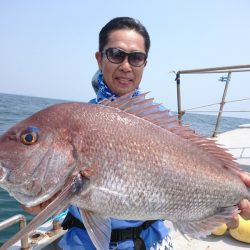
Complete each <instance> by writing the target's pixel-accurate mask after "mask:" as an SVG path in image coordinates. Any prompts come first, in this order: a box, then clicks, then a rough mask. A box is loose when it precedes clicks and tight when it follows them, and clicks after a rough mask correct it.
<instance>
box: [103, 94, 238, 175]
mask: <svg viewBox="0 0 250 250" xmlns="http://www.w3.org/2000/svg"><path fill="white" fill-rule="evenodd" d="M132 94H133V93H128V94H126V95H123V96H121V97H119V98H116V99H115V100H114V101H111V99H109V100H107V99H105V100H103V101H102V102H100V104H101V105H104V106H109V107H113V108H117V109H120V110H123V111H124V112H127V113H130V114H132V115H135V116H137V117H140V118H142V119H145V120H147V121H149V122H151V123H153V124H155V125H157V126H159V127H161V128H164V129H166V130H168V131H169V132H171V133H173V134H176V135H177V136H179V137H181V138H183V139H186V140H188V141H189V142H190V143H193V144H195V145H197V146H198V147H199V148H203V149H204V150H205V151H206V152H207V153H209V154H210V155H212V156H213V157H215V158H216V159H217V160H219V161H221V163H222V165H223V166H224V167H225V168H228V169H230V170H233V172H234V173H235V174H237V175H240V174H241V170H240V168H239V166H238V164H237V163H236V162H235V158H234V157H233V156H232V155H231V154H230V153H229V152H227V151H226V150H225V149H224V148H222V147H220V146H219V145H217V144H216V141H215V140H211V139H208V138H205V137H203V136H200V135H198V134H197V133H196V132H195V131H194V130H193V129H191V128H190V127H189V126H188V125H184V126H183V125H179V123H178V121H177V117H176V116H175V115H171V114H170V111H169V110H166V109H164V110H162V109H161V108H159V106H160V104H157V103H155V102H154V99H153V98H146V95H147V94H148V93H143V94H140V95H139V96H134V97H133V96H132Z"/></svg>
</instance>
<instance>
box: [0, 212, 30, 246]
mask: <svg viewBox="0 0 250 250" xmlns="http://www.w3.org/2000/svg"><path fill="white" fill-rule="evenodd" d="M16 223H19V226H20V230H21V229H22V228H24V227H26V225H27V221H26V218H25V216H23V215H22V214H17V215H14V216H12V217H10V218H8V219H6V220H4V221H2V222H0V231H1V230H3V229H5V228H7V227H10V226H12V225H14V224H16ZM21 249H22V250H28V249H30V245H29V239H28V235H25V236H24V237H23V238H22V239H21Z"/></svg>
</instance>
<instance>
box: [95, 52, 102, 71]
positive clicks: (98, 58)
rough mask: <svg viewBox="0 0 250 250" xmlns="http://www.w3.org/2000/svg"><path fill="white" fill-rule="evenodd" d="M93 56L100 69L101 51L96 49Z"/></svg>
mask: <svg viewBox="0 0 250 250" xmlns="http://www.w3.org/2000/svg"><path fill="white" fill-rule="evenodd" d="M95 58H96V61H97V63H98V66H99V69H100V70H102V52H100V51H97V52H96V53H95Z"/></svg>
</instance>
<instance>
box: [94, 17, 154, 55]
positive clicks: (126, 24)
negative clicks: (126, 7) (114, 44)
mask: <svg viewBox="0 0 250 250" xmlns="http://www.w3.org/2000/svg"><path fill="white" fill-rule="evenodd" d="M121 29H128V30H135V31H136V32H138V33H139V34H140V35H142V37H143V38H144V46H145V51H146V54H148V51H149V48H150V37H149V34H148V32H147V30H146V28H145V27H144V26H143V25H142V24H141V23H140V22H139V21H138V20H135V19H134V18H131V17H116V18H114V19H112V20H110V21H109V22H108V23H107V24H106V25H105V26H104V27H103V28H102V29H101V31H100V33H99V51H100V52H102V51H103V49H104V47H105V45H106V44H107V43H108V38H109V34H110V33H111V32H112V31H115V30H121Z"/></svg>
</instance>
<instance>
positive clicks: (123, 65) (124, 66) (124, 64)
mask: <svg viewBox="0 0 250 250" xmlns="http://www.w3.org/2000/svg"><path fill="white" fill-rule="evenodd" d="M120 69H121V70H123V71H124V72H129V71H131V69H132V68H131V65H130V63H129V61H128V57H127V56H126V57H125V59H124V61H123V62H122V63H121V65H120Z"/></svg>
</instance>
